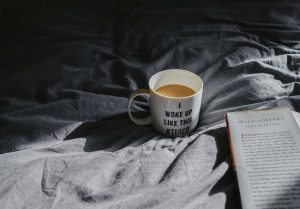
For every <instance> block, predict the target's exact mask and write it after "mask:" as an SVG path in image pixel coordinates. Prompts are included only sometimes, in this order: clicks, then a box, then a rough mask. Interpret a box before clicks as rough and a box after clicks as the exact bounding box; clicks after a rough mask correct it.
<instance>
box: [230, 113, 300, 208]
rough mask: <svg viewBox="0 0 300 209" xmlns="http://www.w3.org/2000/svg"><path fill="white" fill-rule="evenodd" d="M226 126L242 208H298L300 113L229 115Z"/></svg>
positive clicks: (299, 199)
mask: <svg viewBox="0 0 300 209" xmlns="http://www.w3.org/2000/svg"><path fill="white" fill-rule="evenodd" d="M226 123H227V128H228V134H229V139H230V149H231V153H232V158H233V162H234V168H235V170H236V174H237V179H238V185H239V189H240V195H241V202H242V207H243V209H281V208H282V209H300V129H299V127H300V114H299V113H296V112H293V113H292V112H291V111H290V109H288V108H274V109H265V110H251V111H241V112H229V113H227V114H226Z"/></svg>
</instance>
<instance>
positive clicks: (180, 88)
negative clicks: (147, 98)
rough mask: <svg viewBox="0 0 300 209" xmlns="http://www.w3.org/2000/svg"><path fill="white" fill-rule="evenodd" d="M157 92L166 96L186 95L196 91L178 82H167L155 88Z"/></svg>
mask: <svg viewBox="0 0 300 209" xmlns="http://www.w3.org/2000/svg"><path fill="white" fill-rule="evenodd" d="M155 91H156V92H157V93H159V94H162V95H164V96H168V97H188V96H191V95H193V94H195V93H196V92H195V91H194V90H193V89H191V88H190V87H187V86H184V85H180V84H169V85H165V86H161V87H159V88H157V89H156V90H155Z"/></svg>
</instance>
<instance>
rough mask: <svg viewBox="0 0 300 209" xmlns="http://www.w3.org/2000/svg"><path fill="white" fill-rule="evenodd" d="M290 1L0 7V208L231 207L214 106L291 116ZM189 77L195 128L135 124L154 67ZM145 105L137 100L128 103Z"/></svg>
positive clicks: (296, 29)
mask: <svg viewBox="0 0 300 209" xmlns="http://www.w3.org/2000/svg"><path fill="white" fill-rule="evenodd" d="M299 11H300V4H299V3H297V1H270V2H265V1H264V3H262V2H260V3H258V2H255V1H252V2H247V1H239V2H233V1H231V2H229V1H220V2H217V1H202V2H199V1H160V2H159V3H158V2H155V1H141V2H139V1H132V2H127V3H124V2H121V1H120V2H117V1H113V2H110V3H109V2H104V1H93V0H89V1H81V2H80V1H66V0H64V1H58V0H57V1H56V0H53V1H40V2H39V1H27V2H26V3H24V2H22V1H19V2H16V3H15V4H13V5H11V6H10V7H8V8H6V10H4V11H3V12H2V13H1V15H0V151H1V153H2V154H1V155H0V205H1V206H0V207H1V209H8V208H14V209H16V208H28V209H29V208H30V209H32V208H43V209H44V208H75V209H76V208H78V209H79V208H80V209H81V208H82V209H87V208H103V209H108V208H109V209H115V208H130V209H134V208H138V209H140V208H164V209H167V208H170V209H173V208H180V209H182V208H190V209H191V208H205V209H211V208H213V209H218V208H240V200H239V193H238V187H237V183H236V179H235V176H234V172H233V171H232V165H231V158H230V154H229V147H228V139H227V137H226V129H225V124H224V113H226V112H228V111H235V110H243V109H254V108H264V107H276V106H287V107H290V108H291V109H292V110H296V111H300V96H299V95H300V75H299V73H300V15H299ZM167 68H184V69H188V70H190V71H193V72H195V73H196V74H198V75H200V76H201V77H202V78H203V81H204V94H203V100H202V108H201V115H200V120H199V124H198V127H197V129H196V130H195V131H193V132H192V133H191V134H190V135H188V136H185V137H178V138H167V137H164V136H162V135H159V134H157V133H155V132H154V131H153V129H152V128H151V126H137V125H134V124H133V123H132V122H131V121H130V120H129V118H128V116H127V98H128V96H129V94H130V93H131V92H132V91H133V90H135V89H137V88H146V87H147V80H148V79H149V78H150V77H151V75H153V74H154V73H156V72H158V71H161V70H163V69H167ZM134 109H135V111H137V112H139V113H147V112H148V105H147V99H145V98H141V99H139V100H138V101H136V103H135V105H134Z"/></svg>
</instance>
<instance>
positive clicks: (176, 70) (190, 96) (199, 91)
mask: <svg viewBox="0 0 300 209" xmlns="http://www.w3.org/2000/svg"><path fill="white" fill-rule="evenodd" d="M166 71H174V72H180V71H181V72H185V73H188V74H190V75H192V76H193V77H195V78H197V79H198V81H199V82H200V84H201V87H200V88H199V89H198V90H197V91H196V92H195V93H194V94H192V95H189V96H185V97H171V96H166V95H163V94H160V93H158V92H157V91H155V89H153V88H152V87H151V86H150V82H151V81H152V79H154V77H155V76H157V75H158V74H163V73H166ZM148 86H149V89H150V92H153V93H154V94H156V95H158V96H161V97H165V98H168V99H188V98H192V97H195V96H197V95H198V94H200V93H201V92H202V90H203V81H202V79H201V77H200V76H198V75H197V74H196V73H193V72H191V71H189V70H184V69H180V68H174V69H166V70H162V71H159V72H157V73H155V74H153V75H152V76H151V77H150V79H149V82H148ZM193 90H194V89H193Z"/></svg>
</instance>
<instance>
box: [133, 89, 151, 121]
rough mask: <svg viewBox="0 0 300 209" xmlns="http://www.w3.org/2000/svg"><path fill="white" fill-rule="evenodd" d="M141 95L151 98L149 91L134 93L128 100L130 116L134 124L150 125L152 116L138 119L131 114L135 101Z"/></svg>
mask: <svg viewBox="0 0 300 209" xmlns="http://www.w3.org/2000/svg"><path fill="white" fill-rule="evenodd" d="M140 95H146V96H150V94H149V89H138V90H135V91H134V92H132V93H131V94H130V96H129V98H128V114H129V117H130V119H131V120H132V122H134V123H135V124H137V125H148V124H150V123H151V117H150V115H148V116H146V117H145V118H136V117H134V116H133V115H132V114H131V111H130V107H131V103H132V101H133V99H134V98H135V97H137V96H140Z"/></svg>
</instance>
